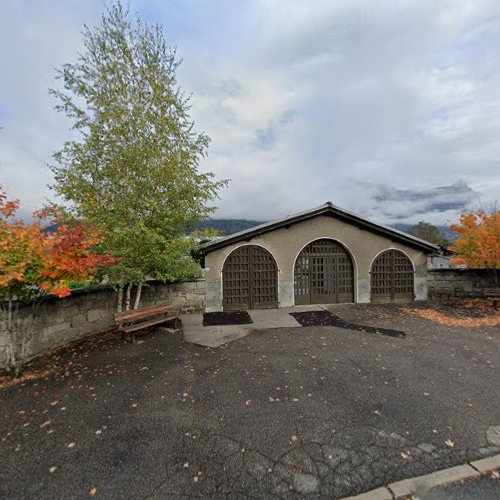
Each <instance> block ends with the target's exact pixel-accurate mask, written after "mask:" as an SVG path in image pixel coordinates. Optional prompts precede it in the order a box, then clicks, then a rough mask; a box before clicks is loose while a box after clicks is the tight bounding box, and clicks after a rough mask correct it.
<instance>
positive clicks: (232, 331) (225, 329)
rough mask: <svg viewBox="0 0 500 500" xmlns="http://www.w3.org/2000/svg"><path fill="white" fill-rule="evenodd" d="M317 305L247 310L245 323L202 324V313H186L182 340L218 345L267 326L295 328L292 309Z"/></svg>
mask: <svg viewBox="0 0 500 500" xmlns="http://www.w3.org/2000/svg"><path fill="white" fill-rule="evenodd" d="M316 310H321V308H320V307H318V306H303V307H294V308H283V309H260V310H257V309H255V310H252V311H248V314H250V317H251V318H252V321H253V323H249V324H246V325H223V326H203V314H186V315H183V316H182V317H181V320H182V331H183V334H184V340H186V342H190V343H192V344H198V345H202V346H206V347H220V346H221V345H223V344H227V343H229V342H232V341H234V340H238V339H240V338H243V337H246V336H247V335H249V334H250V333H252V332H255V331H259V330H265V329H267V328H295V327H300V324H299V323H298V322H297V321H296V320H295V319H294V318H293V317H292V316H290V312H292V311H295V312H297V311H316Z"/></svg>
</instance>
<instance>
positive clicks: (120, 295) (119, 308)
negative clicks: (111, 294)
mask: <svg viewBox="0 0 500 500" xmlns="http://www.w3.org/2000/svg"><path fill="white" fill-rule="evenodd" d="M116 310H117V312H119V313H121V312H123V285H120V286H119V287H118V303H117V305H116Z"/></svg>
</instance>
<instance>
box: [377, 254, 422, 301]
mask: <svg viewBox="0 0 500 500" xmlns="http://www.w3.org/2000/svg"><path fill="white" fill-rule="evenodd" d="M413 275H414V272H413V265H412V263H411V260H410V259H409V257H408V256H406V255H405V254H404V253H403V252H401V251H399V250H386V251H385V252H382V253H381V254H380V255H378V256H377V258H376V259H375V260H374V261H373V264H372V269H371V301H372V302H408V301H411V300H414V298H415V295H414V276H413Z"/></svg>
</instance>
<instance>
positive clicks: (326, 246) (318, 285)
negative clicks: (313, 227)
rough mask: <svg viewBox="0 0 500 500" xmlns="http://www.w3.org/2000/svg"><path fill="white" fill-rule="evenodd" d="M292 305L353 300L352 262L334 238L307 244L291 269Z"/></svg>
mask: <svg viewBox="0 0 500 500" xmlns="http://www.w3.org/2000/svg"><path fill="white" fill-rule="evenodd" d="M294 288H295V289H294V293H295V305H302V304H336V303H344V302H354V265H353V262H352V259H351V256H350V255H349V253H348V252H347V250H346V249H345V248H344V247H343V246H342V245H341V244H340V243H338V242H336V241H335V240H330V239H326V238H325V239H320V240H315V241H313V242H311V243H309V244H308V245H307V246H306V247H304V248H303V249H302V251H301V252H300V253H299V255H298V256H297V259H296V261H295V268H294Z"/></svg>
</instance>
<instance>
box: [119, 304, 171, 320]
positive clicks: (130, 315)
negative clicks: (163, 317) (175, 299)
mask: <svg viewBox="0 0 500 500" xmlns="http://www.w3.org/2000/svg"><path fill="white" fill-rule="evenodd" d="M172 307H173V306H172V304H164V305H162V306H153V307H146V308H144V309H134V310H132V311H126V312H121V313H115V315H114V316H115V322H116V323H123V322H124V321H130V320H133V319H140V318H144V317H146V316H153V315H155V314H161V313H164V312H167V311H169V310H170V309H172Z"/></svg>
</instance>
